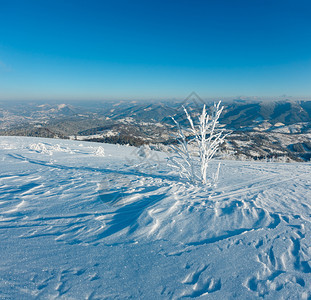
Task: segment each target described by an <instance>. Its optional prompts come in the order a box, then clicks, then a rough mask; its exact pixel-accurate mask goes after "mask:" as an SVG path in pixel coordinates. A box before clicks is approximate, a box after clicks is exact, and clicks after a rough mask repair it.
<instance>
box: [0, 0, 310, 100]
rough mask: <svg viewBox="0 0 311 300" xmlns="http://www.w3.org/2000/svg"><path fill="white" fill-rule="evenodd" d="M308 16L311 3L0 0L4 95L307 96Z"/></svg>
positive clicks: (1, 93)
mask: <svg viewBox="0 0 311 300" xmlns="http://www.w3.org/2000/svg"><path fill="white" fill-rule="evenodd" d="M310 16H311V1H309V0H293V1H288V0H282V1H279V0H249V1H244V0H243V1H242V0H240V1H239V0H237V1H234V0H226V1H225V0H213V1H210V0H206V1H203V0H202V1H198V0H192V1H191V0H188V1H185V0H166V1H162V0H154V1H149V0H145V1H136V0H131V1H130V0H128V1H124V0H114V1H105V0H102V1H93V0H88V1H79V0H44V1H43V0H27V1H25V0H19V1H18V0H0V99H3V100H5V99H12V100H14V99H16V100H17V99H18V100H23V99H29V100H30V99H46V100H48V99H70V100H71V99H86V100H87V99H136V98H137V99H150V98H152V99H157V98H159V99H165V98H183V97H185V96H187V95H188V94H189V93H190V92H192V91H196V92H197V93H198V94H199V95H200V96H201V97H230V96H233V97H234V96H238V95H243V96H259V97H270V96H271V97H277V96H280V95H283V94H286V95H291V96H294V97H309V96H311V17H310ZM310 98H311V97H310Z"/></svg>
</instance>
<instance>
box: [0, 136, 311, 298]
mask: <svg viewBox="0 0 311 300" xmlns="http://www.w3.org/2000/svg"><path fill="white" fill-rule="evenodd" d="M100 147H102V148H100ZM216 166H217V164H216V163H215V165H212V166H211V167H212V168H214V167H216ZM310 169H311V165H310V164H307V163H299V164H274V163H250V162H236V161H223V162H222V166H221V172H220V181H219V184H218V186H217V187H216V188H215V189H213V190H208V189H203V188H199V187H194V186H191V185H189V184H186V183H183V182H181V181H180V180H179V178H178V177H177V176H176V174H174V173H172V172H171V170H170V169H169V168H168V167H167V165H166V162H165V154H163V153H157V152H144V151H143V150H142V149H139V150H137V149H136V148H133V147H119V146H116V145H107V144H104V145H102V144H95V143H86V142H77V141H62V140H52V139H39V138H21V137H0V239H1V243H0V254H1V256H0V257H1V259H0V261H1V262H0V278H1V281H0V298H1V299H3V298H4V299H35V298H36V299H180V298H186V299H190V298H201V299H234V298H235V299H258V298H261V297H263V298H265V299H311V236H310V230H311V223H310V221H311V172H310V171H311V170H310Z"/></svg>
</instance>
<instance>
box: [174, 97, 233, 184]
mask: <svg viewBox="0 0 311 300" xmlns="http://www.w3.org/2000/svg"><path fill="white" fill-rule="evenodd" d="M220 104H221V101H219V102H218V103H217V104H216V103H214V106H213V108H212V112H211V114H208V112H207V110H206V106H205V105H204V106H203V110H202V113H201V115H200V116H199V123H198V124H197V125H195V124H194V122H193V120H192V118H191V116H190V114H189V113H188V111H187V109H186V108H185V107H184V106H183V110H184V112H185V114H186V117H187V120H188V122H189V125H190V129H188V131H190V135H191V136H192V137H193V141H194V146H195V149H192V150H191V146H190V145H189V142H188V139H187V137H186V135H185V130H183V129H182V128H181V126H180V125H179V123H178V122H177V121H176V120H175V119H174V118H173V117H172V119H173V121H174V123H175V124H176V126H177V135H176V138H177V140H178V145H177V146H172V147H171V148H172V150H173V153H174V154H173V156H172V157H170V159H169V161H170V165H171V166H172V167H174V168H176V169H177V170H178V171H179V174H180V175H181V176H182V177H184V178H186V179H188V180H189V181H191V182H196V183H198V182H200V183H203V184H207V185H212V184H215V183H216V182H217V180H218V174H219V168H220V164H219V165H218V168H217V170H216V172H215V173H214V174H212V175H210V176H208V167H209V162H210V161H211V159H212V158H213V156H214V155H215V153H216V152H217V150H218V149H219V146H220V145H221V144H222V143H223V142H224V139H225V137H226V136H227V135H228V133H225V132H224V130H223V129H219V128H218V124H219V122H218V120H219V117H220V115H221V113H222V111H223V108H224V107H223V106H220Z"/></svg>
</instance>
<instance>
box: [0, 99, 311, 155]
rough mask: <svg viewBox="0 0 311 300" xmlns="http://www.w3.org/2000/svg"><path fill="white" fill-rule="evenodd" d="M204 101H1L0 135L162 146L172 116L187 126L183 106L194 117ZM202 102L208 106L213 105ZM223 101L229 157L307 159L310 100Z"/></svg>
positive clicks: (170, 135) (310, 137)
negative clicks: (47, 102)
mask: <svg viewBox="0 0 311 300" xmlns="http://www.w3.org/2000/svg"><path fill="white" fill-rule="evenodd" d="M203 104H204V102H203V101H201V100H200V99H195V100H192V99H188V100H187V101H184V102H180V101H162V102H159V101H148V102H147V101H144V102H143V101H119V102H116V101H107V102H76V103H62V104H60V103H49V104H46V103H37V102H33V103H25V102H22V103H8V102H6V103H5V102H2V103H1V102H0V135H23V136H37V137H58V138H71V139H81V140H91V141H98V142H108V143H119V144H130V145H142V144H146V143H147V144H162V145H167V144H170V143H174V142H176V140H175V139H174V137H173V133H174V131H175V127H174V123H173V122H172V118H171V117H174V118H175V119H176V120H177V121H178V122H179V123H180V124H181V126H185V127H186V126H188V124H187V123H188V121H187V119H186V118H185V114H184V111H183V108H182V105H183V106H185V107H186V108H187V110H188V112H189V113H190V114H191V115H192V116H193V119H194V120H197V119H198V118H197V116H198V115H199V114H200V112H201V109H202V107H203ZM206 105H207V107H208V109H210V108H211V107H212V105H213V103H211V102H209V103H206ZM223 105H224V111H223V113H222V115H221V118H220V123H221V124H223V126H224V128H225V129H228V130H232V131H233V135H231V137H230V138H229V139H228V143H227V144H226V145H225V147H224V148H225V149H226V151H227V153H231V154H230V155H231V156H232V155H233V156H239V157H240V158H241V157H243V158H246V159H248V158H251V159H254V158H256V157H257V158H260V159H262V158H265V157H274V156H275V157H279V156H284V157H285V156H286V157H289V158H290V159H291V160H295V161H299V160H309V159H310V157H311V147H310V140H311V101H289V100H284V101H275V102H272V101H260V102H259V101H257V102H254V101H247V100H234V101H230V102H224V103H223ZM259 141H262V142H259ZM258 145H259V146H258Z"/></svg>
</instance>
